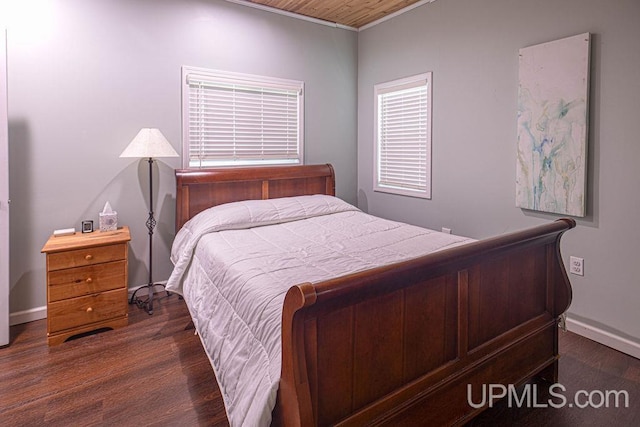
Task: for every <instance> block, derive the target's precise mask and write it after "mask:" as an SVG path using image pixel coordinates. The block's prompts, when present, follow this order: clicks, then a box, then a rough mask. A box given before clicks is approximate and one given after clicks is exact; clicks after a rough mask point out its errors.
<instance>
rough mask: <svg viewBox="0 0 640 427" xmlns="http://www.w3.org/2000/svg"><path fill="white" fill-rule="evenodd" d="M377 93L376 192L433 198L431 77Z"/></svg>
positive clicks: (385, 87)
mask: <svg viewBox="0 0 640 427" xmlns="http://www.w3.org/2000/svg"><path fill="white" fill-rule="evenodd" d="M374 91H375V112H376V116H375V135H374V136H375V154H374V157H375V165H374V185H373V189H374V190H375V191H382V192H386V193H395V194H403V195H406V196H413V197H422V198H426V199H429V198H431V73H430V72H429V73H424V74H420V75H417V76H414V77H408V78H405V79H401V80H395V81H392V82H388V83H381V84H378V85H375V86H374Z"/></svg>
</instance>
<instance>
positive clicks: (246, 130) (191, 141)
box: [182, 67, 304, 168]
mask: <svg viewBox="0 0 640 427" xmlns="http://www.w3.org/2000/svg"><path fill="white" fill-rule="evenodd" d="M182 82H183V83H182V85H183V86H182V120H183V131H182V132H183V138H182V139H183V153H185V154H183V165H184V167H186V168H198V167H211V166H241V165H261V164H302V163H303V134H304V132H303V117H304V115H303V106H304V93H303V89H304V84H303V82H299V81H293V80H283V79H275V78H269V77H262V76H254V75H248V74H238V73H229V72H223V71H217V70H206V69H200V68H192V67H182Z"/></svg>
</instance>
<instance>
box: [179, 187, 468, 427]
mask: <svg viewBox="0 0 640 427" xmlns="http://www.w3.org/2000/svg"><path fill="white" fill-rule="evenodd" d="M470 241H472V239H468V238H464V237H460V236H455V235H451V234H444V233H440V232H436V231H433V230H428V229H424V228H419V227H415V226H411V225H407V224H403V223H398V222H393V221H389V220H385V219H381V218H377V217H374V216H371V215H367V214H365V213H363V212H361V211H360V210H358V209H357V208H355V207H353V206H351V205H349V204H347V203H345V202H343V201H341V200H340V199H338V198H335V197H331V196H322V195H316V196H300V197H290V198H283V199H272V200H252V201H245V202H236V203H229V204H225V205H220V206H216V207H213V208H210V209H208V210H206V211H204V212H202V213H200V214H198V215H196V216H195V217H194V218H192V219H191V220H190V221H188V222H187V223H186V224H185V225H184V226H183V228H182V229H181V230H180V231H179V232H178V234H177V235H176V238H175V241H174V244H173V248H172V251H171V260H172V262H173V263H174V265H175V268H174V270H173V273H172V275H171V277H170V279H169V281H168V282H167V290H169V291H173V292H178V293H180V294H182V295H183V296H184V299H185V301H186V302H187V305H188V307H189V311H190V312H191V315H192V317H193V320H194V324H195V327H196V330H197V331H198V333H199V334H200V338H201V340H202V343H203V345H204V347H205V351H206V352H207V355H208V356H209V359H210V360H211V364H212V366H213V369H214V372H215V374H216V378H217V379H218V384H219V386H220V390H221V392H222V396H223V399H224V403H225V407H226V410H227V416H228V418H229V421H230V423H231V425H232V426H241V425H244V426H259V425H269V424H270V422H271V411H272V409H273V407H274V405H275V400H276V394H277V390H278V382H279V378H280V361H281V360H280V359H281V356H280V346H281V343H280V329H281V320H282V319H281V316H282V304H283V301H284V296H285V294H286V292H287V290H288V289H289V288H290V287H291V286H293V285H296V284H300V283H302V282H312V283H315V282H320V281H322V280H326V279H329V278H333V277H338V276H342V275H345V274H349V273H354V272H357V271H362V270H365V269H369V268H373V267H376V266H380V265H385V264H390V263H393V262H397V261H401V260H406V259H410V258H415V257H418V256H421V255H424V254H427V253H430V252H434V251H438V250H442V249H446V248H450V247H453V246H457V245H460V244H464V243H466V242H470Z"/></svg>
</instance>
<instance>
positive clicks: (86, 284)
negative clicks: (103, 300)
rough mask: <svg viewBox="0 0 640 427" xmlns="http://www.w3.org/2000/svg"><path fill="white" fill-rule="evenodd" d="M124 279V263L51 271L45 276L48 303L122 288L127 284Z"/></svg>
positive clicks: (125, 275) (125, 265) (125, 269)
mask: <svg viewBox="0 0 640 427" xmlns="http://www.w3.org/2000/svg"><path fill="white" fill-rule="evenodd" d="M126 277H127V262H126V261H115V262H108V263H104V264H97V265H89V266H86V267H78V268H67V269H64V270H55V271H51V272H49V273H48V274H47V283H48V284H49V294H48V301H49V302H53V301H59V300H62V299H67V298H74V297H79V296H83V295H90V294H95V293H98V292H102V291H109V290H112V289H118V288H123V287H125V285H126V283H127V280H126Z"/></svg>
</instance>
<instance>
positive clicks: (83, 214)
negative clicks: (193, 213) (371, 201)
mask: <svg viewBox="0 0 640 427" xmlns="http://www.w3.org/2000/svg"><path fill="white" fill-rule="evenodd" d="M15 3H20V2H15ZM38 3H39V8H33V7H28V8H25V7H24V5H23V6H22V7H20V5H19V4H16V5H15V6H14V7H15V9H14V10H13V12H12V13H14V16H12V17H11V20H10V21H9V23H8V24H7V25H8V63H9V65H8V79H9V102H8V104H9V146H10V147H9V162H10V195H11V200H12V205H11V224H10V225H11V227H10V232H11V240H10V245H11V253H10V256H11V261H10V262H11V265H10V267H11V277H10V287H11V295H10V299H11V301H10V303H11V312H13V313H16V312H20V311H23V310H30V309H34V308H38V307H42V306H44V305H45V304H46V291H45V257H44V255H42V254H41V253H40V249H41V248H42V246H43V245H44V243H45V242H46V240H47V238H48V237H49V235H50V234H51V233H52V231H53V230H54V229H58V228H67V227H75V228H76V229H79V228H80V222H81V221H82V220H84V219H93V220H94V221H95V224H96V225H97V221H98V212H100V211H101V210H102V207H103V206H104V204H105V202H106V201H109V202H110V203H111V205H112V206H113V208H114V209H115V210H116V211H117V212H118V216H119V218H118V219H119V224H121V225H128V226H129V227H130V228H131V232H132V238H133V240H132V242H131V245H130V267H129V284H130V286H131V287H133V286H138V285H142V284H145V283H146V281H147V277H148V267H147V264H148V261H147V260H148V256H149V255H148V234H147V230H146V228H145V225H144V223H145V221H146V218H147V212H148V191H149V190H148V164H147V163H146V161H139V160H135V159H120V158H119V157H118V156H119V155H120V153H121V152H122V150H123V149H124V148H125V147H126V146H127V144H128V143H129V142H130V141H131V139H132V138H133V137H134V136H135V135H136V133H137V132H138V130H140V128H142V127H158V128H160V129H161V130H162V132H163V133H164V134H165V136H166V137H167V138H168V139H169V141H171V142H172V144H173V146H174V148H175V149H176V150H177V151H178V153H180V152H181V115H180V114H181V113H180V111H181V110H180V101H181V98H180V67H181V66H182V65H190V66H195V67H208V68H217V69H222V70H227V71H234V72H242V73H252V74H261V75H266V76H272V77H280V78H290V79H296V80H302V81H304V82H305V112H306V121H305V160H306V162H307V163H325V162H330V163H332V164H333V165H334V167H335V170H336V175H337V181H338V184H337V192H338V195H339V196H340V197H342V198H344V199H346V200H349V201H351V202H353V203H355V202H356V171H355V167H354V166H355V164H356V124H355V123H356V102H357V100H356V78H357V76H356V73H357V59H356V58H357V33H354V32H352V31H346V30H341V29H337V28H330V27H327V26H324V25H318V24H315V23H310V22H305V21H301V20H296V19H291V18H288V17H284V16H281V15H276V14H273V13H269V12H264V11H259V10H256V9H252V8H248V7H244V6H239V5H236V4H232V3H228V2H225V1H221V0H220V1H216V0H209V1H204V0H201V1H198V0H166V1H157V0H135V1H132V0H90V1H86V0H57V1H47V2H38ZM180 166H181V161H180V159H177V158H176V159H161V161H160V162H158V163H157V166H156V167H155V168H154V185H155V187H156V188H155V191H154V193H155V194H154V205H155V208H154V210H155V213H156V217H157V218H158V225H157V228H156V234H155V236H154V252H153V254H154V264H153V265H154V279H155V280H159V281H160V280H166V279H167V278H168V276H169V274H170V272H171V267H172V266H171V263H170V261H169V250H170V245H171V242H172V240H173V236H174V209H175V188H174V187H175V180H174V175H173V169H174V168H179V167H180Z"/></svg>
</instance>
